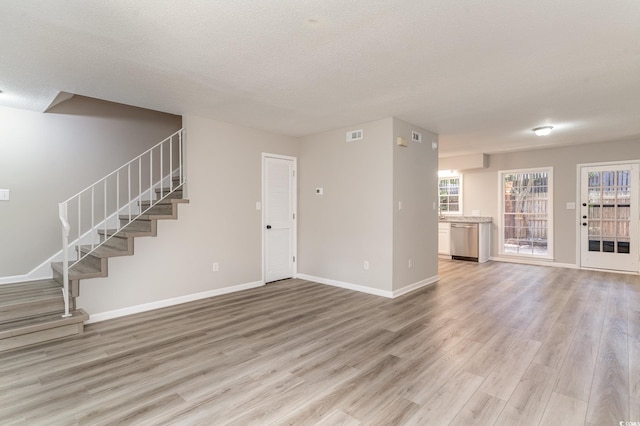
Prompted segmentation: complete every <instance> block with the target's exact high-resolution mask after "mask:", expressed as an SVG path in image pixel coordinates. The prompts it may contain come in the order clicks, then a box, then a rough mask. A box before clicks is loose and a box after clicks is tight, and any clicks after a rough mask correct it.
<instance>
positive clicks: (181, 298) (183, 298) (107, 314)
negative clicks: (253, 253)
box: [85, 281, 264, 324]
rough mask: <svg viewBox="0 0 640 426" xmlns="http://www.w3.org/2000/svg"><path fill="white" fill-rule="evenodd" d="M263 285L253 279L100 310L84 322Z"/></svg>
mask: <svg viewBox="0 0 640 426" xmlns="http://www.w3.org/2000/svg"><path fill="white" fill-rule="evenodd" d="M263 285H264V281H254V282H251V283H246V284H238V285H234V286H231V287H223V288H216V289H214V290H209V291H203V292H201V293H194V294H187V295H186V296H179V297H174V298H171V299H165V300H158V301H157V302H151V303H144V304H142V305H136V306H129V307H127V308H122V309H116V310H113V311H107V312H100V313H97V314H91V315H89V320H88V321H85V324H92V323H95V322H100V321H105V320H109V319H113V318H119V317H123V316H125V315H132V314H139V313H141V312H147V311H152V310H154V309H160V308H166V307H169V306H174V305H180V304H182V303H187V302H193V301H196V300H200V299H206V298H209V297H214V296H221V295H223V294H228V293H235V292H237V291H242V290H248V289H251V288H256V287H260V286H263Z"/></svg>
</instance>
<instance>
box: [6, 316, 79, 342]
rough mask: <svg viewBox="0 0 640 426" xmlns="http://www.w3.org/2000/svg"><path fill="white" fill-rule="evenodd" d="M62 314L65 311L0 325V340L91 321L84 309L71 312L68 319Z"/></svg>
mask: <svg viewBox="0 0 640 426" xmlns="http://www.w3.org/2000/svg"><path fill="white" fill-rule="evenodd" d="M62 312H63V311H60V312H59V313H53V314H48V315H41V316H38V317H34V318H27V319H23V320H19V321H14V322H10V323H5V324H0V339H6V338H9V337H14V336H20V335H22V334H27V333H33V332H35V331H40V330H46V329H49V328H55V327H60V326H64V325H68V324H77V323H79V322H84V321H86V320H88V319H89V314H87V313H86V312H85V311H83V310H82V309H77V310H75V311H71V312H70V314H71V316H70V317H68V318H63V317H62Z"/></svg>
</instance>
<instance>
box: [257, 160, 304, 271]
mask: <svg viewBox="0 0 640 426" xmlns="http://www.w3.org/2000/svg"><path fill="white" fill-rule="evenodd" d="M296 163H297V160H296V158H295V157H287V156H283V155H275V154H266V153H263V154H262V206H263V213H262V225H263V226H262V241H263V268H262V270H263V274H262V275H263V280H264V282H265V283H269V282H272V281H277V280H282V279H286V278H292V277H295V275H296V210H297V200H296V192H297V190H296V186H297V177H296Z"/></svg>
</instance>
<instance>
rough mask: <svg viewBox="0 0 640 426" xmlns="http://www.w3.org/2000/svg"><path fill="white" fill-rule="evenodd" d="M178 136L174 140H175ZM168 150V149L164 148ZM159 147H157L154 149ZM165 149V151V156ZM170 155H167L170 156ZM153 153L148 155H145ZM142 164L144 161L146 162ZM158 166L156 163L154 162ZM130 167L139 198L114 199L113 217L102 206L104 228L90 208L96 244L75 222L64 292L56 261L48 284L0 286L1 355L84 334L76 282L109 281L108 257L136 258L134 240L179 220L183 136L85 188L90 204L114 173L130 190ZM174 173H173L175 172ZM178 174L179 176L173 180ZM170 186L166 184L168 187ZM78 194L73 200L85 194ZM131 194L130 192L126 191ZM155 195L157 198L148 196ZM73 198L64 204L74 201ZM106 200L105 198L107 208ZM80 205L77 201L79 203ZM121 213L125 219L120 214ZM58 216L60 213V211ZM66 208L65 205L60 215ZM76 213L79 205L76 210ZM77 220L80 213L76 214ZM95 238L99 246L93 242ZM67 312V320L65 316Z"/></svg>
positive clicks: (60, 268) (61, 264)
mask: <svg viewBox="0 0 640 426" xmlns="http://www.w3.org/2000/svg"><path fill="white" fill-rule="evenodd" d="M176 135H178V136H176ZM174 137H177V138H179V140H178V144H179V146H178V150H179V152H178V153H177V154H176V156H179V164H178V168H177V169H174V164H173V151H174V150H175V149H174V148H175V147H174V145H176V144H174V141H173V138H174ZM163 145H168V146H169V148H166V147H163ZM158 147H159V148H158ZM154 149H159V150H160V151H159V152H160V154H159V155H158V154H156V157H159V158H160V160H159V161H160V166H159V167H156V168H157V169H159V172H158V171H156V173H158V175H159V176H158V178H156V177H154V175H153V168H154V163H153V161H154V160H153V152H154V151H153V150H154ZM163 150H164V151H163ZM169 150H170V151H169ZM165 151H169V152H170V158H171V160H170V161H169V164H168V170H169V171H170V172H171V173H172V174H174V176H173V177H165V176H164V175H163V172H162V164H163V160H162V158H163V152H165ZM149 153H151V154H149ZM145 155H149V157H150V159H149V169H150V172H149V174H150V175H151V176H150V179H149V185H148V188H147V189H145V191H143V190H142V184H141V183H139V182H140V181H141V180H142V176H143V175H142V171H141V167H142V160H141V158H143V156H145ZM145 161H146V160H145ZM156 161H158V160H157V159H156ZM165 163H166V161H165ZM131 164H134V165H135V164H137V166H138V173H139V176H140V179H139V180H138V182H133V184H134V185H133V186H136V185H137V187H138V188H139V191H138V194H137V195H133V196H131V197H130V198H129V201H128V203H129V204H127V205H125V206H122V205H121V204H120V201H119V199H120V197H119V196H118V201H117V207H116V208H115V209H114V213H113V214H112V213H111V212H109V213H107V210H106V207H105V212H104V220H103V221H102V224H104V227H102V225H94V224H93V216H94V213H95V212H94V208H93V205H92V208H91V216H92V220H91V228H90V231H91V232H89V234H97V235H96V236H95V239H94V238H93V237H91V235H89V238H88V239H89V241H91V244H83V243H82V241H83V239H87V234H85V233H84V230H82V229H81V227H80V222H79V221H78V226H77V227H78V233H77V239H76V240H75V243H74V244H73V246H74V247H75V251H76V253H77V256H76V259H79V260H74V261H71V260H67V263H66V265H68V286H67V287H66V288H67V289H68V290H65V286H64V281H65V280H64V278H63V277H64V275H65V262H54V263H52V264H51V268H52V269H53V278H52V279H48V280H39V281H31V282H21V283H14V284H5V285H0V352H2V351H7V350H12V349H16V348H20V347H24V346H30V345H34V344H38V343H43V342H47V341H52V340H56V339H60V338H64V337H69V336H74V335H79V334H82V332H83V330H84V322H85V321H86V320H88V319H89V315H88V314H87V313H86V312H85V311H83V310H82V309H78V308H77V306H76V298H77V297H78V296H79V295H80V280H86V279H90V278H98V277H107V276H108V269H109V268H108V266H109V258H110V257H118V256H132V255H133V254H134V240H135V238H137V237H155V236H156V235H157V229H158V227H157V224H158V220H163V219H177V218H178V205H179V204H183V203H188V202H189V200H186V199H184V198H183V188H184V182H185V180H184V174H183V170H182V131H179V132H176V133H175V134H174V135H172V136H170V137H169V138H167V139H166V140H165V141H163V142H161V143H160V144H158V145H156V147H154V148H151V149H150V150H149V151H147V152H146V153H143V154H141V155H140V156H139V157H137V158H136V159H134V160H132V161H131V162H129V163H127V164H126V165H125V166H123V167H121V168H120V169H118V170H116V171H115V172H113V173H112V174H110V175H108V176H107V177H106V178H104V179H103V180H101V181H99V182H98V183H97V184H94V185H92V186H91V187H89V188H87V190H91V199H92V202H93V199H94V194H93V192H94V190H93V188H94V187H96V186H97V185H98V184H99V185H100V186H102V185H103V183H104V188H105V194H106V193H107V183H106V182H107V179H109V178H113V176H114V174H117V175H118V176H117V179H116V180H117V182H118V183H117V185H118V189H117V190H116V191H117V192H116V193H117V194H118V195H119V194H120V192H119V191H120V188H119V186H120V173H123V174H124V173H127V176H128V183H127V184H128V186H129V188H131V187H132V180H131ZM176 170H177V172H176ZM175 174H177V176H175ZM169 181H170V182H169ZM87 190H84V191H82V192H81V193H80V194H78V195H77V196H76V197H78V196H80V195H81V194H82V193H84V192H85V191H87ZM129 192H131V191H130V190H129ZM154 193H155V196H152V195H153V194H154ZM73 199H74V197H72V198H71V199H69V200H68V201H66V202H65V203H61V205H62V204H66V203H68V202H69V201H71V200H73ZM106 200H107V195H105V204H106ZM78 203H79V204H80V201H78ZM134 203H135V205H136V208H135V210H136V211H137V212H141V213H132V212H131V210H132V207H131V205H133V204H134ZM123 210H124V211H125V212H126V213H127V214H120V213H123ZM61 211H63V210H62V209H61ZM66 211H67V207H66V205H65V208H64V212H65V213H66ZM78 212H80V206H78ZM114 214H115V215H116V216H117V221H118V222H119V225H118V226H117V227H115V228H112V229H110V228H107V227H106V226H107V225H106V224H107V223H109V222H108V219H109V220H110V218H111V217H112V216H113V215H114ZM78 217H80V213H79V214H78ZM65 223H66V217H65V221H63V235H65V231H66V239H65V237H63V241H64V242H65V244H64V245H63V247H65V246H67V244H68V242H67V240H68V235H69V223H66V229H65V227H64V224H65ZM97 239H99V242H96V241H95V240H97ZM63 253H68V249H67V250H65V248H63ZM65 291H67V294H68V299H67V302H68V306H67V307H65V297H64V295H65ZM67 311H68V312H69V314H68V315H66V314H65V313H66V312H67Z"/></svg>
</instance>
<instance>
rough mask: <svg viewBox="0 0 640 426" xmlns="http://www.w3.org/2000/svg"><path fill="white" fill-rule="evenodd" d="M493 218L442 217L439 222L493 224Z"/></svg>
mask: <svg viewBox="0 0 640 426" xmlns="http://www.w3.org/2000/svg"><path fill="white" fill-rule="evenodd" d="M492 221H493V219H492V218H491V216H442V217H440V218H439V222H449V223H452V222H456V223H491V222H492Z"/></svg>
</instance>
